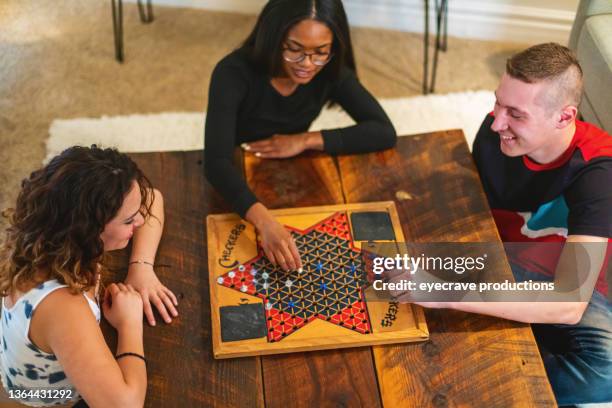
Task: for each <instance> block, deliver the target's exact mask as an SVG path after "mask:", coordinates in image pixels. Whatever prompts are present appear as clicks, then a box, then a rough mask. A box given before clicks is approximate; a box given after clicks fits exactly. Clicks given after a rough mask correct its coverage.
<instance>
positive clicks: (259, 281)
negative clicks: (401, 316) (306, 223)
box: [217, 212, 371, 342]
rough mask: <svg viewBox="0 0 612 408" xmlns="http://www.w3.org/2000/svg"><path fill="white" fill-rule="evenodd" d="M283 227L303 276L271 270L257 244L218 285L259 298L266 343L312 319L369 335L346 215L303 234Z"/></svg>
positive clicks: (362, 272) (364, 279) (363, 277)
mask: <svg viewBox="0 0 612 408" xmlns="http://www.w3.org/2000/svg"><path fill="white" fill-rule="evenodd" d="M287 228H288V229H289V230H290V231H291V233H292V235H293V237H294V239H295V243H296V245H297V247H298V250H299V252H300V256H301V259H302V264H303V268H302V269H303V270H302V272H298V271H292V272H285V271H283V270H282V269H280V267H277V266H274V265H272V263H270V261H268V259H267V258H266V257H265V255H264V253H263V250H262V249H261V247H260V246H259V244H258V255H257V256H256V257H255V258H253V259H251V260H250V261H248V262H246V263H244V264H243V265H239V266H238V267H237V268H235V269H232V270H231V271H229V272H227V273H225V274H224V275H222V276H220V277H219V278H217V283H218V284H220V285H223V286H226V287H228V288H232V289H235V290H238V291H240V292H243V293H247V294H249V295H254V296H257V297H260V298H262V299H263V303H264V310H265V314H266V325H267V329H268V331H267V336H268V341H269V342H275V341H279V340H282V339H283V338H285V337H286V336H288V335H289V334H291V333H293V332H295V331H296V330H298V329H299V328H301V327H303V326H305V325H306V324H308V323H309V322H311V321H313V320H314V319H322V320H326V321H328V322H330V323H333V324H336V325H338V326H342V327H345V328H347V329H350V330H354V331H356V332H359V333H362V334H368V333H370V332H371V326H370V319H369V316H368V310H367V306H366V302H365V300H364V296H363V291H362V287H363V285H365V284H366V283H367V277H366V273H365V270H364V268H363V261H362V259H361V254H360V251H359V249H357V248H355V247H354V245H353V240H352V236H351V231H350V227H349V224H348V218H347V215H346V213H345V212H337V213H335V214H333V215H332V216H330V217H328V218H326V219H324V220H323V221H320V222H318V223H317V224H315V225H313V226H311V227H309V228H308V229H306V230H298V229H296V228H292V227H290V226H287Z"/></svg>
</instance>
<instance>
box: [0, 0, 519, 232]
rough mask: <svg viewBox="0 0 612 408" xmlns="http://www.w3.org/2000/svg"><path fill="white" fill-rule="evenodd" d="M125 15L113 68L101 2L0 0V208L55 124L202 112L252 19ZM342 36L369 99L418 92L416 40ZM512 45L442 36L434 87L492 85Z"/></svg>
mask: <svg viewBox="0 0 612 408" xmlns="http://www.w3.org/2000/svg"><path fill="white" fill-rule="evenodd" d="M154 3H155V2H154ZM124 10H125V13H124V31H125V33H124V34H125V49H126V62H125V63H124V64H123V65H120V64H118V63H116V62H115V60H114V51H113V34H112V25H111V17H110V2H109V1H79V0H61V1H59V0H58V1H53V2H51V1H40V0H1V1H0V140H1V142H2V148H1V149H0V163H2V166H1V167H0V209H1V208H5V207H7V206H10V205H11V204H12V203H13V202H14V199H15V197H16V194H17V191H18V186H19V184H20V181H21V179H22V178H23V177H25V176H26V175H27V174H28V173H29V172H30V171H31V170H32V169H34V168H36V167H37V166H39V165H40V163H41V160H42V159H43V157H44V155H45V147H44V141H45V140H46V139H47V137H48V130H49V126H50V124H51V122H52V121H53V120H54V119H60V118H61V119H71V118H77V117H100V116H103V115H111V116H115V115H128V114H137V113H158V112H177V111H185V112H194V111H203V110H205V108H206V103H207V89H208V83H209V77H210V73H211V70H212V68H213V67H214V65H215V63H216V62H217V61H218V60H219V59H220V58H222V57H223V56H224V55H225V54H226V53H228V52H229V51H230V50H232V49H233V48H234V47H236V46H237V45H238V44H239V43H240V41H241V40H242V39H243V38H244V37H245V36H246V34H247V33H248V31H249V30H250V29H251V27H252V25H253V23H254V19H255V17H254V16H250V15H239V14H230V13H220V12H207V11H202V10H190V9H172V8H162V7H155V17H156V20H155V21H154V22H153V24H150V25H143V24H141V23H140V21H139V19H138V14H137V9H136V7H135V5H134V4H125V8H124ZM353 41H354V46H355V52H356V57H357V63H358V71H359V75H360V77H361V80H362V82H363V83H364V84H365V86H366V87H367V88H369V89H370V90H371V92H372V93H373V94H374V95H375V96H376V97H379V98H399V97H406V96H413V95H417V94H419V93H420V81H421V69H422V68H421V67H422V40H421V36H419V35H417V34H408V33H400V32H395V31H385V30H378V29H365V28H356V29H354V30H353ZM523 47H524V45H523V44H511V43H499V42H484V41H471V40H465V39H461V40H460V39H455V38H449V51H448V53H446V54H442V55H441V59H440V66H439V72H438V81H437V84H438V86H437V91H438V92H439V93H448V92H458V91H464V90H475V89H494V88H495V86H496V84H497V79H498V77H499V75H500V73H501V72H502V71H503V66H504V61H505V59H506V58H507V57H508V56H509V55H510V54H512V53H513V52H516V51H517V50H519V49H521V48H523ZM4 225H6V224H5V221H4V220H0V228H2V227H3V226H4Z"/></svg>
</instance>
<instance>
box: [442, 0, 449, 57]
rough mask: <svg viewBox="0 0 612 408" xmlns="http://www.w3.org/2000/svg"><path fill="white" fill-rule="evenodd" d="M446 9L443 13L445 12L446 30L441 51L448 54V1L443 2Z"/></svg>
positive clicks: (444, 26)
mask: <svg viewBox="0 0 612 408" xmlns="http://www.w3.org/2000/svg"><path fill="white" fill-rule="evenodd" d="M443 3H444V8H443V9H442V11H443V12H444V24H443V25H442V27H443V29H444V37H443V40H442V48H441V50H442V51H444V52H446V50H448V0H443Z"/></svg>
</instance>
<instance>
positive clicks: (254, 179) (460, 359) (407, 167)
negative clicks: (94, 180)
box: [103, 130, 556, 407]
mask: <svg viewBox="0 0 612 408" xmlns="http://www.w3.org/2000/svg"><path fill="white" fill-rule="evenodd" d="M131 156H132V157H133V158H134V160H135V161H136V162H137V163H138V164H139V166H140V167H141V169H142V170H143V171H144V172H145V174H147V176H148V177H149V178H150V179H151V181H152V183H153V185H154V186H155V187H156V188H158V189H159V190H160V191H162V193H163V194H164V198H165V206H166V209H165V210H166V227H165V232H164V236H163V238H162V242H161V244H160V249H159V253H158V257H157V261H156V263H157V264H158V265H160V266H159V267H157V269H156V272H157V274H158V276H159V278H160V280H161V281H162V282H163V283H164V284H166V285H167V286H168V287H169V288H170V289H171V290H173V291H174V293H175V294H176V295H177V296H178V298H179V314H180V316H179V318H177V319H176V320H175V321H174V322H173V323H172V324H171V325H165V324H163V323H161V324H160V323H158V325H157V327H149V326H148V325H147V326H146V327H145V331H144V337H145V353H146V354H147V360H148V366H147V369H148V376H149V388H148V392H147V401H146V406H149V407H176V406H181V407H208V406H214V407H263V406H265V407H287V406H291V407H302V406H304V407H310V406H333V407H337V406H342V407H353V406H364V407H380V406H383V407H459V406H465V407H471V406H487V407H510V406H516V407H554V406H556V404H555V399H554V396H553V394H552V390H551V387H550V385H549V383H548V380H547V378H546V372H545V371H544V367H543V364H542V360H541V358H540V356H539V353H538V349H537V345H536V343H535V340H534V337H533V335H532V332H531V329H530V327H529V325H526V324H520V323H514V322H510V321H506V320H502V319H497V318H491V317H486V316H480V315H475V314H467V313H462V312H457V311H449V310H427V311H426V318H427V324H428V326H429V331H430V340H428V341H427V342H425V343H417V344H411V343H409V344H400V345H391V346H374V347H362V348H353V349H339V350H327V351H315V352H308V353H293V354H286V355H275V356H262V357H246V358H238V359H229V360H214V359H213V355H212V345H211V319H210V302H209V290H208V284H209V283H208V271H207V249H206V248H207V247H206V231H205V219H206V216H207V215H208V214H213V213H223V212H231V210H230V208H229V206H228V205H227V204H226V203H224V202H223V200H222V199H221V198H220V197H219V195H218V194H217V193H216V192H215V191H214V190H213V189H212V187H211V186H210V185H209V184H208V183H207V182H206V181H205V179H204V175H203V162H202V153H201V152H168V153H139V154H132V155H131ZM242 160H243V162H242V164H243V167H244V171H245V177H246V179H247V182H248V183H249V185H250V187H251V188H252V189H253V191H254V192H255V194H256V195H257V197H258V198H259V199H260V200H261V201H262V202H263V203H264V204H265V205H266V206H268V207H269V208H283V207H302V206H311V205H329V204H341V203H345V202H346V203H358V202H369V201H384V200H394V201H395V203H396V206H397V209H398V212H399V216H400V219H401V222H402V228H403V232H404V235H405V236H406V239H407V240H409V241H414V242H449V241H463V242H479V241H482V242H498V241H499V236H498V234H497V230H496V228H495V224H494V222H493V219H492V217H491V214H490V211H489V207H488V205H487V201H486V198H485V196H484V193H483V191H482V188H481V185H480V181H479V179H478V173H477V171H476V169H475V166H474V164H473V161H472V157H471V154H470V152H469V150H468V147H467V144H466V142H465V138H464V137H463V134H462V132H461V131H459V130H451V131H444V132H435V133H429V134H423V135H417V136H411V137H403V138H399V140H398V145H397V147H396V148H395V149H392V150H388V151H385V152H379V153H371V154H365V155H347V156H340V157H338V158H332V157H330V156H327V155H325V154H318V153H307V154H304V155H301V156H299V157H297V158H293V159H289V160H259V159H257V158H255V157H254V156H252V155H250V154H247V155H246V156H245V157H244V158H243V159H242ZM107 263H108V265H109V267H110V268H111V270H112V272H111V274H112V276H111V277H109V278H108V279H107V282H110V281H115V280H122V279H123V278H124V276H125V272H126V265H127V251H122V252H119V253H115V254H113V255H112V256H110V257H109V261H108V262H107ZM506 269H507V273H509V267H508V268H506ZM158 321H159V319H158ZM103 329H104V332H105V336H106V338H107V340H108V342H109V344H110V345H111V347H113V349H114V346H115V342H116V337H115V334H114V332H113V330H111V329H110V328H109V327H108V325H103Z"/></svg>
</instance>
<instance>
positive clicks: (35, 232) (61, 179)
mask: <svg viewBox="0 0 612 408" xmlns="http://www.w3.org/2000/svg"><path fill="white" fill-rule="evenodd" d="M134 181H136V182H137V183H138V186H139V188H140V193H141V195H142V201H141V210H140V211H141V213H142V215H143V216H144V217H145V218H146V217H148V216H149V215H150V209H151V205H152V203H153V197H154V196H153V194H152V193H151V191H152V187H151V183H150V182H149V180H148V179H147V178H146V177H145V175H144V174H143V173H142V171H141V170H140V169H139V168H138V166H137V165H136V163H134V162H133V161H132V160H131V159H130V158H129V157H128V156H127V155H125V154H122V153H119V152H118V151H117V150H115V149H102V148H99V147H97V146H95V145H93V146H91V147H90V148H88V147H80V146H75V147H71V148H69V149H67V150H64V151H63V152H62V153H61V154H59V155H58V156H56V157H54V158H53V159H52V160H51V161H50V162H49V164H47V165H46V166H45V167H43V168H42V169H39V170H36V171H34V172H33V173H32V174H31V175H30V177H29V178H27V179H25V180H23V182H22V185H21V191H20V192H19V196H18V197H17V203H16V206H15V208H14V209H10V210H7V211H6V215H7V216H8V218H9V227H8V228H7V230H6V237H5V240H4V242H3V243H2V246H1V247H0V295H1V296H7V295H8V294H9V293H10V292H11V291H13V290H15V289H16V290H19V291H24V290H29V289H30V287H31V286H32V285H33V284H37V283H39V280H40V276H41V275H40V274H41V272H42V273H43V276H44V278H45V280H46V279H57V280H58V281H59V282H61V283H63V284H66V285H68V286H69V288H70V290H71V292H73V293H77V292H81V291H86V290H89V289H90V288H91V287H93V286H95V284H96V274H97V262H99V261H100V260H101V257H102V255H103V253H104V244H103V242H102V240H101V239H100V234H101V233H102V231H103V230H104V227H105V225H106V224H107V223H108V222H109V221H110V220H112V219H113V218H114V217H115V216H116V214H117V212H118V211H119V209H120V208H121V206H122V204H123V201H124V199H125V196H126V195H127V194H128V193H129V192H130V190H131V188H132V185H133V182H134Z"/></svg>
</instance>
